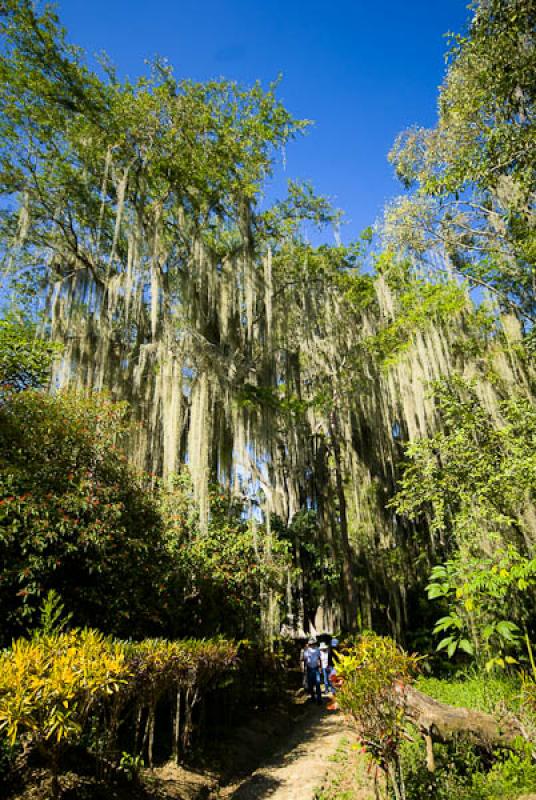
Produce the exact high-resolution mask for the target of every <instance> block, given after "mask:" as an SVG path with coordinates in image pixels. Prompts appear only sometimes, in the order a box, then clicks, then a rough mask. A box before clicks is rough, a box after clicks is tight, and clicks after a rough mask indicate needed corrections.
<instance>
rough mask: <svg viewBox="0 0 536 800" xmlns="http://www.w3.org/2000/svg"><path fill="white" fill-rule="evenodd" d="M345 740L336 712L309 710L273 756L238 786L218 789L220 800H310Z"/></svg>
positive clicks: (342, 725) (313, 707) (341, 721)
mask: <svg viewBox="0 0 536 800" xmlns="http://www.w3.org/2000/svg"><path fill="white" fill-rule="evenodd" d="M345 736H348V729H347V728H346V726H345V724H344V721H343V718H342V716H341V715H340V714H338V713H337V712H330V711H327V710H326V709H325V708H316V707H315V706H312V707H311V708H310V709H308V711H307V712H306V713H305V714H304V716H303V718H302V719H301V720H300V722H299V724H297V725H296V727H295V728H294V730H293V731H292V732H291V734H290V735H289V736H288V737H287V738H286V739H285V740H284V741H283V742H282V744H281V747H280V748H279V749H278V750H277V751H276V753H275V754H274V755H273V756H272V757H271V758H270V759H269V760H268V761H267V762H266V763H265V764H264V765H262V766H261V767H259V768H258V769H256V770H255V772H253V773H252V774H251V775H250V776H248V777H247V778H246V779H245V780H243V781H242V782H241V783H239V784H235V785H231V786H227V787H225V788H224V789H220V792H219V794H218V797H219V798H222V800H265V798H266V800H268V798H269V800H313V798H314V796H315V792H316V790H317V789H319V788H320V786H321V785H322V784H323V782H324V779H325V776H326V773H327V772H328V770H329V767H330V761H329V759H330V756H333V754H334V753H335V752H336V750H337V748H338V746H339V744H340V743H341V741H342V740H343V739H344V737H345Z"/></svg>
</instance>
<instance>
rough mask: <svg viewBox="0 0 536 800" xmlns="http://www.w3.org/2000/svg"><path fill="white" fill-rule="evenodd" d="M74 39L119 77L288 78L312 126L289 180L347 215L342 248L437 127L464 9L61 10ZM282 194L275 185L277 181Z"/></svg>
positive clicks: (111, 1)
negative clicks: (402, 135) (449, 51)
mask: <svg viewBox="0 0 536 800" xmlns="http://www.w3.org/2000/svg"><path fill="white" fill-rule="evenodd" d="M57 8H58V11H59V14H60V17H61V19H62V21H63V23H64V25H65V27H66V28H67V30H68V33H69V39H70V40H71V41H72V42H74V43H76V44H79V45H81V46H82V47H84V48H85V49H86V50H87V51H88V52H89V53H90V54H93V53H96V52H99V51H102V50H105V51H106V52H107V53H108V55H109V56H110V58H111V60H112V61H113V62H114V63H115V64H116V66H117V67H118V69H119V73H120V75H122V76H124V75H129V76H130V77H132V78H133V77H136V76H137V75H139V74H140V73H142V72H143V71H144V70H145V65H144V59H147V58H151V57H153V56H155V55H160V56H165V57H167V58H168V60H169V61H170V63H171V64H173V66H174V68H175V73H176V75H177V77H179V78H182V77H184V78H192V79H194V80H207V79H210V78H218V77H225V78H229V79H234V80H238V81H239V82H241V83H244V84H251V83H252V82H253V81H255V80H256V79H260V80H261V81H262V82H263V83H268V82H269V81H271V80H273V79H274V78H275V77H276V76H277V75H278V74H279V73H282V74H283V81H282V83H281V86H280V90H279V95H280V97H281V98H282V99H283V101H284V102H285V105H286V106H287V108H288V109H289V110H290V111H291V112H292V113H293V114H294V115H295V116H297V117H300V118H302V117H303V118H307V119H311V120H313V121H314V126H313V127H312V128H311V129H309V132H308V134H307V135H306V136H305V137H304V138H301V139H299V140H298V141H296V142H295V143H294V144H292V145H291V146H290V147H289V148H288V152H287V154H286V177H292V178H302V179H309V180H311V181H312V182H313V183H314V185H315V187H316V189H317V190H318V191H319V192H321V193H323V194H327V195H328V196H330V197H331V198H332V199H333V200H334V202H335V203H336V205H337V206H339V207H340V208H342V209H343V210H344V211H345V212H346V216H347V225H346V226H345V227H344V229H343V240H345V241H348V240H351V239H352V238H355V237H356V236H357V235H358V234H359V231H360V230H361V229H363V228H364V227H366V226H367V225H369V224H371V223H373V222H374V220H375V219H376V217H377V216H378V215H379V214H380V213H381V210H382V208H383V205H384V203H385V201H386V200H388V199H389V198H390V197H392V196H393V195H395V194H396V193H398V192H399V190H400V189H399V186H398V184H397V182H396V180H395V179H394V176H393V171H392V168H391V166H390V165H389V164H388V162H387V152H388V150H389V148H390V147H391V145H392V142H393V140H394V138H395V136H396V134H397V133H398V132H399V131H400V130H402V129H404V128H405V127H407V126H409V125H411V124H414V123H416V124H419V125H425V126H426V125H432V124H433V123H434V120H435V117H436V106H437V89H438V86H439V84H440V83H441V81H442V78H443V75H444V70H445V62H444V54H445V50H446V39H445V36H444V34H445V33H446V32H448V31H456V32H459V31H462V30H463V29H464V27H465V25H466V22H467V19H468V11H467V8H466V2H464V0H428V2H426V1H425V0H406V2H404V0H398V1H397V0H384V1H383V2H373V0H372V1H371V0H353V2H350V1H349V0H339V2H331V3H329V2H322V3H321V2H318V0H309V1H308V2H303V0H295V1H294V2H292V0H287V2H286V3H285V2H282V0H267V1H264V2H263V0H257V2H247V1H246V0H220V2H216V1H215V0H205V2H194V0H153V2H151V3H149V2H147V1H146V0H59V2H58V3H57ZM276 186H279V181H278V182H277V183H276Z"/></svg>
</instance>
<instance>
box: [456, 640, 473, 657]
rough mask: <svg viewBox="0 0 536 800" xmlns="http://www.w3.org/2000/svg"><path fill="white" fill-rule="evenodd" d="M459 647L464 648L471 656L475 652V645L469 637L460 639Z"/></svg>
mask: <svg viewBox="0 0 536 800" xmlns="http://www.w3.org/2000/svg"><path fill="white" fill-rule="evenodd" d="M458 647H459V648H460V650H463V651H464V652H465V653H468V655H470V656H472V655H473V654H474V652H475V650H474V647H473V645H472V644H471V642H470V641H469V639H460V641H459V642H458Z"/></svg>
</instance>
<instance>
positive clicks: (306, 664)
mask: <svg viewBox="0 0 536 800" xmlns="http://www.w3.org/2000/svg"><path fill="white" fill-rule="evenodd" d="M320 667H321V662H320V649H319V648H318V646H317V644H316V639H314V638H313V637H311V638H310V639H309V641H308V642H307V647H306V648H305V650H304V651H303V668H304V671H305V674H306V676H307V689H308V690H309V694H310V695H311V700H315V699H316V702H317V704H318V705H322V690H321V688H320Z"/></svg>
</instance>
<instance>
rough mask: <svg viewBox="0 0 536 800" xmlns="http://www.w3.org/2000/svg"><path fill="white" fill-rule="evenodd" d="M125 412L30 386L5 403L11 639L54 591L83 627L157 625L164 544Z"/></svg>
mask: <svg viewBox="0 0 536 800" xmlns="http://www.w3.org/2000/svg"><path fill="white" fill-rule="evenodd" d="M125 415H126V409H125V407H124V406H121V405H117V404H114V403H112V402H111V401H109V400H107V399H106V398H98V397H89V398H80V397H77V396H75V395H72V394H71V395H69V394H57V395H54V396H50V395H47V394H45V393H42V392H37V391H27V392H22V393H20V394H17V395H14V396H13V397H11V399H10V400H9V402H7V403H4V405H3V406H2V408H1V409H0V452H1V456H0V492H1V497H0V519H1V522H2V529H1V530H2V534H1V540H0V553H1V555H0V568H1V576H2V581H1V584H0V606H1V608H2V618H3V620H4V626H3V631H2V637H3V639H4V642H5V641H6V640H7V641H9V638H10V636H11V635H13V634H16V633H20V632H21V631H24V629H25V628H26V627H28V626H31V625H32V623H33V622H35V620H36V612H37V609H38V607H39V605H40V602H41V597H42V596H44V594H46V592H47V591H48V590H49V589H52V588H53V589H56V590H57V591H58V592H59V593H60V594H61V595H62V597H63V599H64V601H65V603H66V605H67V606H68V608H69V609H70V610H71V611H72V612H73V613H74V614H75V619H76V622H77V623H78V624H81V625H83V624H92V625H98V626H99V627H100V628H101V629H102V630H105V631H108V632H114V633H118V634H121V633H122V634H123V635H131V634H132V633H136V634H137V635H140V634H141V633H142V632H148V631H151V630H155V629H156V630H158V623H159V605H160V600H159V588H158V587H159V586H160V585H161V583H162V580H163V575H164V570H165V545H164V538H163V535H162V529H161V522H160V517H159V514H158V510H157V504H156V502H155V498H154V496H153V497H152V496H151V495H152V492H151V490H150V485H149V484H148V482H147V481H145V480H144V479H142V478H140V477H138V476H136V475H135V474H134V473H133V472H132V470H131V469H130V467H129V466H128V465H127V463H126V459H125V456H124V455H122V453H121V451H120V449H119V447H118V445H119V443H120V438H121V431H122V430H123V429H124V425H125V422H126V420H125Z"/></svg>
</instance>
